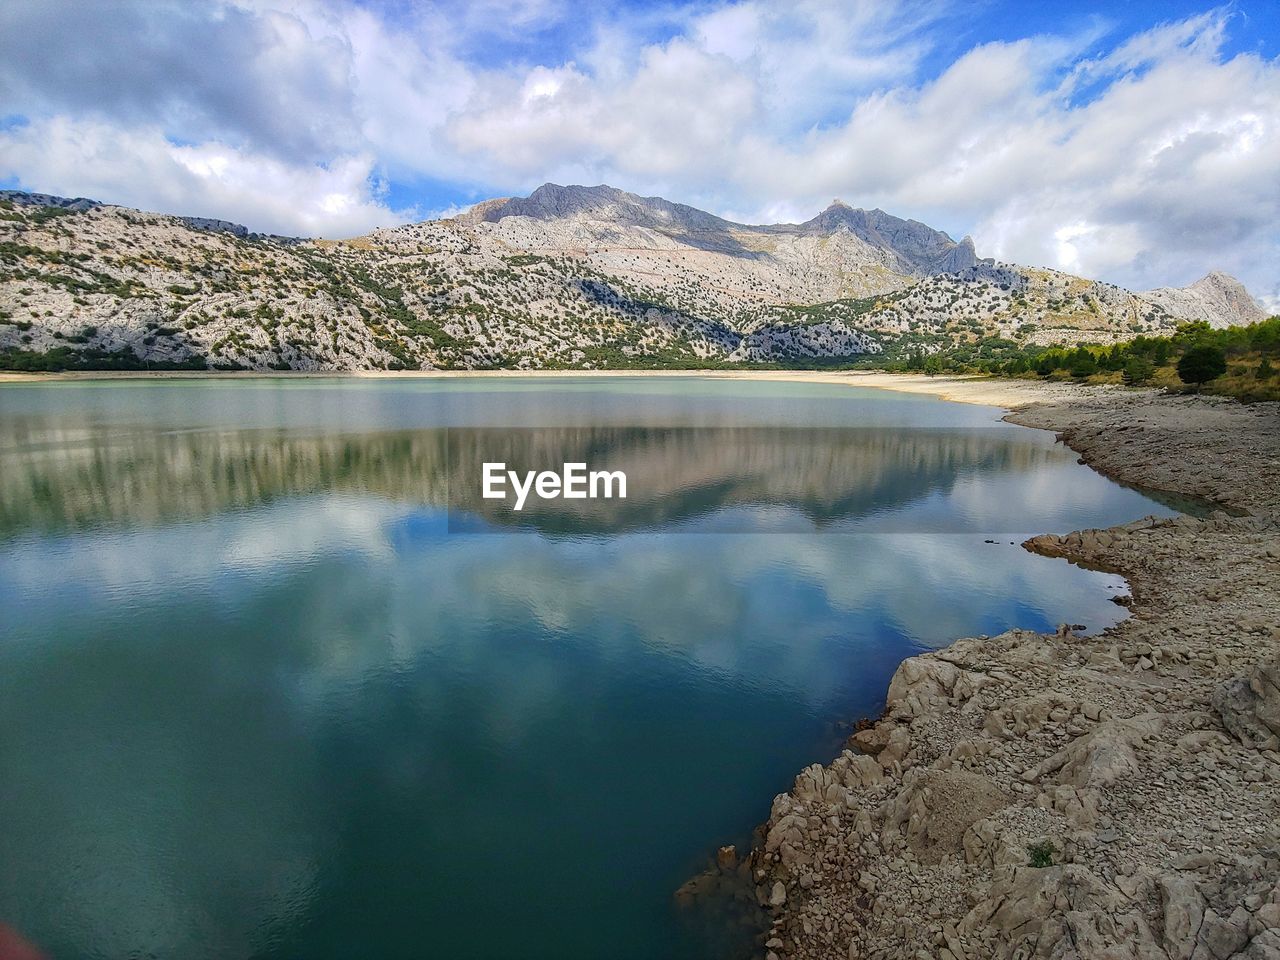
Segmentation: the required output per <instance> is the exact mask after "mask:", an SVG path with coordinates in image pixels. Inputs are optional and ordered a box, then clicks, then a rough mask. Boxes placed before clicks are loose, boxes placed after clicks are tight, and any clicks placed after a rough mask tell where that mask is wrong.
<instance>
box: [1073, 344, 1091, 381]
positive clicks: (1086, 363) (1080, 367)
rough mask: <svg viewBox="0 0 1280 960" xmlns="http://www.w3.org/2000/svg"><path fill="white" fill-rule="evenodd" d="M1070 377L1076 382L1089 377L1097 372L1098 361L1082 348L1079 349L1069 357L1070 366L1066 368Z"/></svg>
mask: <svg viewBox="0 0 1280 960" xmlns="http://www.w3.org/2000/svg"><path fill="white" fill-rule="evenodd" d="M1067 370H1068V371H1069V372H1070V374H1071V376H1073V377H1075V378H1076V379H1077V380H1083V379H1084V378H1085V377H1091V376H1093V375H1094V374H1095V373H1097V372H1098V361H1097V360H1096V359H1094V356H1093V354H1092V353H1090V352H1089V351H1088V350H1086V349H1085V348H1084V347H1079V348H1078V349H1077V350H1076V351H1075V352H1074V353H1073V354H1072V355H1071V365H1070V366H1069V367H1068V368H1067Z"/></svg>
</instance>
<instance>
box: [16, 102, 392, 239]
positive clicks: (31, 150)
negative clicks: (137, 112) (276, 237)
mask: <svg viewBox="0 0 1280 960" xmlns="http://www.w3.org/2000/svg"><path fill="white" fill-rule="evenodd" d="M0 156H2V157H4V158H5V159H6V160H7V161H8V163H9V164H10V165H11V166H12V168H14V169H18V170H30V171H38V172H39V173H38V176H36V177H33V178H32V180H33V181H34V183H33V185H35V186H38V187H39V188H40V189H42V190H45V191H48V192H53V193H57V194H63V195H71V196H88V197H92V198H94V199H100V200H105V201H107V202H110V203H118V204H121V205H124V206H131V207H138V208H140V209H143V210H151V211H155V212H159V213H181V214H190V215H194V216H207V217H216V218H219V219H224V220H234V221H236V222H241V223H246V224H249V225H251V226H252V228H253V229H254V230H258V231H261V232H265V233H283V234H301V235H304V236H353V235H356V234H360V233H365V232H367V231H368V230H370V229H372V228H373V227H375V226H379V225H383V224H386V223H388V222H395V221H396V220H397V219H404V216H403V215H400V214H396V213H394V212H392V211H390V210H388V209H387V207H386V206H385V205H384V204H383V203H381V202H380V200H379V199H378V197H377V196H376V194H375V192H374V191H375V186H376V181H375V180H374V178H373V169H374V159H373V157H372V156H371V155H369V154H363V155H351V156H343V157H338V158H336V159H335V160H333V161H332V162H330V163H328V164H301V165H298V164H290V163H288V162H285V161H282V160H280V159H279V158H276V157H272V156H270V155H264V154H258V153H253V152H251V151H248V150H242V149H236V148H234V147H231V146H228V145H226V144H223V143H219V142H217V141H206V142H203V143H198V144H190V145H183V144H177V143H174V142H173V141H171V140H169V139H168V138H166V137H165V135H164V133H163V132H162V131H160V130H159V129H156V128H139V129H136V130H131V129H127V128H123V127H120V126H117V125H113V124H110V123H106V122H103V121H97V120H73V119H70V118H67V117H64V116H57V117H53V118H51V119H48V120H42V121H37V122H33V123H28V124H25V125H22V126H17V127H13V128H11V129H9V130H6V131H3V132H0Z"/></svg>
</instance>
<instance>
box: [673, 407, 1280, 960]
mask: <svg viewBox="0 0 1280 960" xmlns="http://www.w3.org/2000/svg"><path fill="white" fill-rule="evenodd" d="M1054 400H1055V402H1053V403H1051V404H1037V405H1032V406H1029V407H1024V408H1023V409H1021V410H1019V411H1017V412H1016V413H1014V414H1011V415H1010V416H1009V417H1008V418H1007V419H1010V420H1011V421H1013V422H1017V423H1021V424H1025V425H1027V426H1033V427H1039V428H1043V429H1050V430H1055V431H1057V432H1058V433H1059V436H1060V439H1062V440H1063V441H1064V442H1066V443H1068V444H1069V445H1070V446H1071V447H1072V448H1073V449H1075V450H1076V451H1078V452H1079V453H1080V454H1081V457H1082V459H1083V460H1084V461H1085V462H1088V463H1090V464H1091V465H1093V466H1094V467H1095V468H1097V469H1099V470H1100V471H1102V472H1104V473H1106V474H1108V475H1110V476H1112V477H1114V478H1116V479H1117V480H1120V481H1122V482H1126V483H1133V484H1137V485H1143V486H1147V487H1152V488H1156V489H1160V490H1165V491H1169V492H1172V493H1176V494H1184V495H1188V496H1193V497H1198V498H1204V499H1207V500H1211V501H1213V502H1215V503H1217V504H1220V505H1221V506H1222V507H1224V508H1227V509H1226V510H1218V511H1214V512H1213V514H1212V515H1211V516H1210V517H1208V518H1206V519H1195V518H1192V517H1179V518H1176V519H1154V518H1148V519H1145V520H1139V521H1136V522H1134V523H1130V524H1126V525H1124V526H1120V527H1113V528H1109V529H1106V530H1086V531H1080V532H1076V533H1070V534H1067V535H1065V536H1055V535H1044V536H1039V537H1035V538H1033V539H1032V540H1029V541H1027V543H1026V544H1025V546H1026V547H1027V548H1028V549H1030V550H1033V551H1035V552H1038V553H1041V554H1045V555H1049V556H1056V557H1063V558H1065V559H1067V560H1069V561H1071V562H1074V563H1081V564H1086V565H1089V566H1093V567H1098V568H1103V569H1107V570H1110V571H1114V572H1117V573H1120V574H1122V575H1123V576H1125V577H1127V578H1128V580H1129V583H1130V586H1131V590H1132V596H1131V598H1130V599H1129V601H1128V603H1129V606H1130V611H1131V616H1130V617H1129V618H1127V619H1126V620H1124V621H1123V622H1122V623H1120V624H1118V625H1117V626H1115V627H1113V628H1110V629H1108V630H1106V631H1104V632H1102V633H1101V634H1098V635H1096V636H1089V637H1082V636H1078V635H1077V634H1076V633H1075V632H1074V631H1073V630H1072V629H1071V627H1070V626H1069V625H1065V624H1064V625H1063V626H1062V627H1060V628H1059V630H1058V631H1057V633H1056V634H1038V633H1034V632H1029V631H1022V630H1014V631H1010V632H1008V633H1005V634H1002V635H1000V636H996V637H975V638H970V639H964V640H958V641H956V642H955V643H954V644H952V645H951V646H950V647H947V648H946V649H943V650H939V651H936V652H932V653H928V654H924V655H921V656H917V657H912V658H910V659H908V660H906V661H904V662H903V664H902V665H901V666H900V667H899V669H898V671H897V673H896V674H895V676H894V678H893V681H892V683H891V684H890V687H889V691H888V695H887V704H886V708H885V712H884V714H883V716H882V718H881V719H880V720H879V721H877V722H876V723H874V724H871V725H868V726H866V728H865V729H862V730H860V731H858V732H857V733H855V734H854V735H853V736H852V737H851V738H850V740H849V743H848V748H847V749H846V750H845V751H844V752H843V753H842V754H841V755H840V756H839V757H837V758H836V759H835V760H834V761H833V762H831V763H830V764H827V765H825V766H823V765H820V764H815V765H813V766H810V767H808V768H806V769H805V770H804V771H803V772H802V773H801V774H800V775H799V776H798V777H797V778H796V782H795V785H794V787H793V789H792V790H791V791H790V792H789V793H786V794H782V795H780V796H778V797H777V798H776V799H775V800H774V803H773V808H772V811H771V814H770V817H769V820H768V822H767V823H766V824H764V826H763V827H762V828H761V830H760V831H759V833H758V836H759V842H758V844H757V845H756V847H755V849H753V850H752V851H751V853H750V854H749V856H747V857H745V858H742V859H741V860H739V859H738V858H736V857H735V856H734V855H733V852H732V850H729V849H726V850H724V851H721V856H720V858H719V861H718V867H717V868H716V869H715V870H713V871H712V872H711V874H710V875H708V876H705V877H702V878H700V879H699V880H696V881H693V882H692V888H693V889H699V888H700V889H706V888H708V887H713V886H715V885H716V874H717V873H718V875H719V876H720V878H721V879H722V880H724V881H725V882H726V883H725V884H722V886H724V885H728V883H729V882H730V881H731V880H732V881H737V882H739V883H740V884H741V887H740V893H739V896H740V897H742V898H743V899H745V900H747V901H751V902H753V905H755V906H758V907H759V908H762V909H763V910H764V911H766V919H765V923H766V925H767V933H766V934H765V935H764V937H763V941H764V942H763V945H762V948H761V952H762V953H764V954H765V956H766V957H767V960H804V958H811V960H835V958H840V960H843V958H850V960H857V958H878V960H879V958H883V960H888V958H910V960H925V958H929V960H989V958H1017V960H1030V958H1055V960H1069V958H1076V960H1121V958H1132V960H1280V661H1278V657H1280V626H1278V620H1280V510H1278V509H1277V495H1276V494H1277V491H1280V408H1278V406H1277V405H1276V404H1259V405H1256V406H1252V407H1246V406H1241V405H1239V404H1235V403H1232V402H1225V401H1217V400H1211V399H1208V398H1205V399H1201V398H1194V397H1190V398H1189V397H1164V396H1156V395H1153V394H1151V393H1150V392H1141V393H1137V392H1135V393H1132V394H1126V393H1123V392H1119V391H1113V390H1112V391H1092V392H1090V391H1081V392H1080V395H1079V396H1077V397H1074V398H1071V399H1069V400H1067V401H1066V402H1061V401H1059V400H1058V398H1054ZM1227 510H1229V511H1230V512H1227ZM686 892H688V891H686Z"/></svg>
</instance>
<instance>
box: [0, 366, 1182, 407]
mask: <svg viewBox="0 0 1280 960" xmlns="http://www.w3.org/2000/svg"><path fill="white" fill-rule="evenodd" d="M584 377H586V378H637V379H647V378H655V377H661V378H688V379H698V380H744V381H752V380H755V381H773V382H783V383H822V384H838V385H843V386H851V387H870V388H876V389H884V390H894V391H897V392H900V393H914V394H923V395H926V396H934V397H938V398H939V399H942V400H950V401H952V402H955V403H973V404H980V405H982V406H992V407H1004V408H1006V409H1008V410H1018V409H1021V408H1023V407H1026V406H1030V405H1032V404H1037V403H1046V402H1055V403H1058V402H1066V401H1071V400H1080V399H1084V398H1087V397H1091V396H1095V395H1104V396H1108V397H1118V396H1155V395H1157V394H1158V391H1156V390H1154V389H1147V388H1128V387H1107V386H1097V385H1092V386H1086V385H1082V384H1077V383H1072V382H1069V381H1041V380H1010V379H1004V378H999V377H986V376H980V375H977V374H962V375H953V376H941V375H940V376H934V377H930V376H927V375H925V374H922V373H888V372H885V371H879V370H865V371H863V370H853V371H825V370H332V371H311V370H266V371H258V370H227V371H213V370H154V371H153V370H67V371H62V372H59V373H25V372H19V371H4V370H0V386H3V385H5V384H28V385H30V384H41V383H76V382H85V381H97V380H107V381H112V380H121V381H126V380H142V381H154V380H228V381H237V380H239V381H243V380H454V379H489V378H492V379H528V380H539V379H547V380H561V379H575V378H584Z"/></svg>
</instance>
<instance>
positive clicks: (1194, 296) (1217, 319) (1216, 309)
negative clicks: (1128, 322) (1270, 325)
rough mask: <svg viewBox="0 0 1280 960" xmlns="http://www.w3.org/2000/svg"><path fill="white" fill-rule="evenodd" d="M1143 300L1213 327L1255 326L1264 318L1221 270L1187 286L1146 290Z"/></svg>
mask: <svg viewBox="0 0 1280 960" xmlns="http://www.w3.org/2000/svg"><path fill="white" fill-rule="evenodd" d="M1144 296H1146V297H1147V299H1148V300H1151V301H1152V302H1154V303H1158V304H1159V305H1160V306H1162V307H1164V308H1165V309H1166V310H1168V311H1169V312H1170V313H1172V314H1174V315H1175V316H1179V317H1184V318H1186V319H1188V320H1205V321H1208V323H1209V324H1210V326H1214V327H1225V326H1228V325H1229V324H1232V323H1257V322H1258V321H1259V320H1265V319H1266V318H1267V313H1266V311H1265V310H1263V309H1262V305H1261V304H1260V303H1258V301H1257V300H1255V299H1253V297H1252V296H1251V295H1250V293H1249V291H1248V290H1247V289H1245V285H1244V284H1243V283H1241V282H1240V281H1239V280H1237V279H1236V278H1235V277H1233V276H1231V274H1229V273H1223V272H1222V271H1221V270H1211V271H1210V272H1209V273H1207V274H1205V275H1204V276H1203V277H1201V278H1200V279H1199V280H1197V281H1196V282H1195V283H1192V284H1189V285H1188V286H1185V287H1159V288H1157V289H1155V290H1148V291H1147V292H1146V294H1144Z"/></svg>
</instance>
